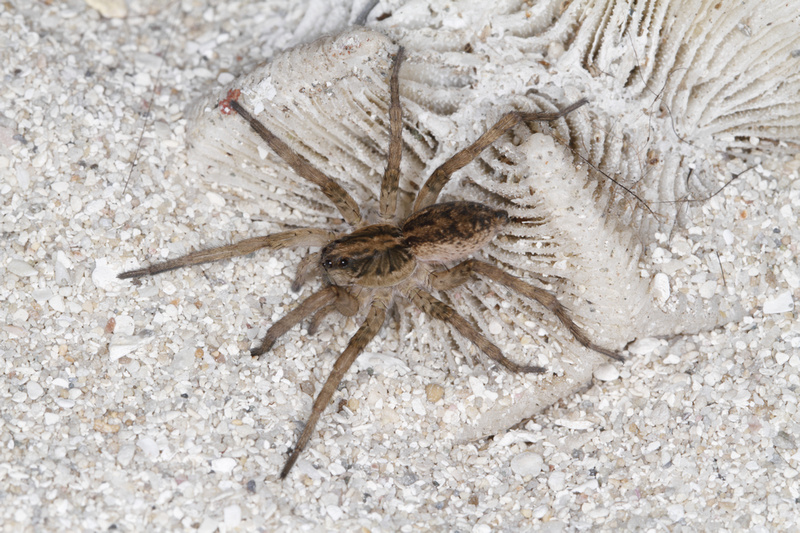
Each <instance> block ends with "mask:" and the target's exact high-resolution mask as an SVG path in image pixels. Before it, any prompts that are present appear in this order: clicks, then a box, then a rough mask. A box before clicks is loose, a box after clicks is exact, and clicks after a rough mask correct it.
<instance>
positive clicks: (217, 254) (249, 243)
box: [117, 228, 336, 279]
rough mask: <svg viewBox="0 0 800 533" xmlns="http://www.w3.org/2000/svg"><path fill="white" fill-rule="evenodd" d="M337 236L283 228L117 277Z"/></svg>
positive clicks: (320, 242)
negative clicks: (282, 229)
mask: <svg viewBox="0 0 800 533" xmlns="http://www.w3.org/2000/svg"><path fill="white" fill-rule="evenodd" d="M335 238H336V233H334V232H332V231H327V230H323V229H318V228H299V229H293V230H289V231H281V232H279V233H272V234H270V235H264V236H261V237H253V238H251V239H245V240H243V241H239V242H237V243H234V244H227V245H225V246H218V247H216V248H209V249H208V250H200V251H197V252H192V253H190V254H186V255H183V256H181V257H176V258H175V259H170V260H168V261H164V262H162V263H156V264H154V265H150V266H149V267H146V268H140V269H137V270H129V271H127V272H123V273H121V274H118V275H117V277H118V278H119V279H127V278H139V277H142V276H153V275H155V274H160V273H161V272H167V271H168V270H175V269H176V268H182V267H186V266H192V265H199V264H202V263H210V262H212V261H221V260H223V259H229V258H231V257H237V256H240V255H247V254H251V253H253V252H255V251H256V250H261V249H263V248H268V249H270V250H281V249H283V248H291V247H295V246H324V245H325V244H326V243H328V242H330V241H331V239H335Z"/></svg>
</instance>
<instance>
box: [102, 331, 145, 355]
mask: <svg viewBox="0 0 800 533" xmlns="http://www.w3.org/2000/svg"><path fill="white" fill-rule="evenodd" d="M142 342H144V339H142V338H141V337H136V336H134V335H114V336H113V337H112V338H111V342H110V343H109V344H108V357H109V359H110V360H111V361H117V360H119V359H120V358H121V357H125V356H126V355H128V354H129V353H132V352H133V351H134V350H136V348H138V347H139V345H140V344H142Z"/></svg>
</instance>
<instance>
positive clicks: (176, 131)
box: [0, 1, 800, 532]
mask: <svg viewBox="0 0 800 533" xmlns="http://www.w3.org/2000/svg"><path fill="white" fill-rule="evenodd" d="M287 4H288V2H262V3H257V4H228V5H226V6H222V7H218V8H208V7H206V6H204V5H202V4H199V3H197V2H190V1H186V2H182V3H181V4H180V5H178V4H170V5H169V6H167V7H165V8H161V7H155V6H152V7H151V6H148V5H142V4H138V3H131V5H129V7H128V12H127V16H126V17H125V18H119V19H115V18H110V19H108V18H103V17H101V16H100V15H99V14H98V12H97V11H96V10H94V9H91V8H89V7H87V6H86V5H85V4H84V3H83V2H78V1H72V2H66V3H61V2H57V3H52V5H47V4H46V3H34V4H32V5H30V6H22V5H21V4H20V5H19V6H17V5H14V4H13V3H11V4H9V3H6V4H3V6H1V7H0V35H2V37H0V39H2V47H0V54H2V64H3V66H4V68H3V76H4V79H3V83H2V85H1V86H0V91H1V92H0V109H1V110H2V113H1V114H0V216H1V217H2V218H0V224H2V227H1V228H0V235H2V239H3V247H2V251H0V273H2V278H1V279H2V282H1V284H0V301H2V302H4V303H3V304H2V305H0V326H2V328H1V329H0V350H1V351H2V354H3V357H2V362H3V365H4V369H3V372H2V377H0V380H2V381H1V383H2V388H1V389H0V405H1V406H2V407H1V408H2V418H0V519H1V520H2V524H3V525H2V527H3V530H5V531H20V530H27V531H43V530H50V531H55V530H59V531H63V530H66V529H70V530H83V531H88V530H91V531H99V530H108V529H111V528H115V529H117V530H120V531H135V530H140V531H141V530H145V529H147V530H181V529H186V530H197V531H208V532H211V531H215V530H219V531H235V530H237V529H241V530H251V529H262V530H266V531H276V530H277V531H280V530H286V531H297V530H303V531H305V530H311V531H323V530H337V529H341V530H346V531H353V530H364V531H366V530H369V531H396V530H403V531H416V530H452V531H477V532H484V531H485V532H488V531H493V530H498V531H516V530H520V529H523V530H524V529H547V530H553V531H556V530H584V529H607V530H611V529H615V530H616V529H631V530H634V529H635V530H659V529H668V530H709V531H715V530H727V531H735V530H748V531H759V530H761V531H777V530H789V529H791V528H792V526H793V525H796V524H797V523H800V477H798V470H800V452H798V449H797V442H798V440H800V421H799V420H800V417H799V416H798V412H797V403H798V395H800V392H799V391H798V389H799V388H800V326H798V324H797V322H796V310H795V308H794V301H795V300H797V298H798V297H800V273H799V272H798V265H797V260H796V256H797V252H798V243H799V242H800V229H798V224H797V214H798V212H800V181H798V168H799V167H800V159H798V158H792V157H787V156H781V157H777V156H776V157H768V156H766V155H763V156H761V157H760V159H759V160H758V163H759V165H758V167H757V168H756V169H755V171H753V172H750V173H748V174H747V175H743V176H742V178H741V179H740V180H738V181H737V182H735V183H733V184H732V185H731V186H730V187H728V188H727V189H726V190H725V191H724V194H721V195H719V196H718V197H716V198H715V199H714V201H712V202H709V203H708V204H707V205H705V206H703V208H702V209H701V210H698V214H697V217H696V218H697V220H696V222H695V226H694V227H693V228H692V229H690V230H687V235H689V236H690V238H689V239H688V240H686V241H684V242H690V243H691V242H693V241H692V238H691V235H694V236H695V237H694V242H707V241H708V240H709V239H710V240H714V242H721V243H724V245H723V246H722V247H720V248H718V253H719V254H720V256H721V259H722V261H723V262H724V263H726V264H729V265H730V270H729V275H728V277H727V279H726V286H727V289H728V297H730V298H736V299H738V300H739V301H740V302H741V304H742V306H743V308H744V309H745V310H746V314H747V316H746V317H745V319H744V320H742V321H741V322H738V323H735V324H730V325H728V326H726V327H724V328H721V329H719V330H716V331H712V332H708V333H705V334H702V335H697V336H693V337H687V338H678V339H673V340H671V341H670V342H666V341H655V340H654V341H653V342H652V346H651V347H650V348H649V349H648V350H645V351H646V353H645V354H644V355H640V356H637V357H633V358H632V360H631V361H629V362H628V363H626V364H625V365H623V366H621V367H619V372H620V376H619V378H618V379H616V380H613V381H608V382H597V383H596V384H595V386H593V387H591V388H589V389H588V390H586V391H584V392H582V393H581V394H577V395H575V396H573V397H571V398H568V399H565V400H563V401H562V402H560V403H558V404H557V405H555V406H553V407H552V408H551V409H549V410H548V411H546V412H545V413H543V414H541V415H539V416H537V417H535V419H533V420H531V421H528V422H526V423H525V424H523V425H521V426H520V427H517V428H515V429H513V430H511V431H508V432H505V433H502V434H499V435H497V436H496V437H495V438H494V439H489V440H482V441H478V442H471V443H457V442H455V441H454V440H453V439H452V438H451V437H450V436H448V435H443V434H440V433H437V432H436V427H435V426H425V427H422V425H421V423H420V422H419V418H418V414H419V412H420V410H422V411H423V412H424V411H425V410H426V409H427V410H431V409H433V408H434V407H433V406H431V405H427V404H426V403H425V402H429V401H430V398H429V396H428V394H426V385H427V384H430V383H431V381H437V380H438V381H440V382H442V383H444V387H445V389H447V380H446V377H444V376H442V375H438V376H436V375H433V376H432V375H431V374H430V373H427V374H426V371H425V369H424V367H423V368H418V367H417V366H416V365H409V366H411V368H409V366H406V365H405V364H403V363H402V361H403V359H404V354H403V349H402V343H400V342H398V340H397V338H396V337H395V338H392V336H391V335H390V334H389V333H387V334H386V335H385V336H384V337H382V338H381V339H380V343H378V346H376V347H375V348H374V353H373V354H372V355H373V356H374V357H377V358H378V359H380V357H381V356H383V357H384V360H385V361H386V360H388V361H390V362H391V361H401V362H400V363H397V364H395V365H394V366H393V365H392V364H384V366H383V367H382V372H380V373H378V374H376V375H375V376H372V375H371V374H372V372H371V367H370V365H369V363H365V364H364V365H363V366H361V367H357V368H356V372H355V373H354V375H353V376H352V377H350V378H348V380H347V382H346V388H347V390H348V392H349V394H348V396H347V398H349V399H350V400H349V401H348V402H347V403H346V405H340V406H339V409H338V411H337V410H336V409H330V410H329V411H331V412H330V413H328V415H327V417H328V418H327V421H326V422H325V423H324V424H322V425H320V427H319V432H320V435H319V436H318V437H317V440H316V442H312V445H311V447H310V449H309V450H307V451H306V454H305V456H304V459H303V460H301V462H300V463H298V465H297V467H296V468H295V471H294V472H293V474H292V475H291V476H290V477H289V478H288V479H287V480H286V481H279V480H278V479H277V472H278V471H279V470H280V467H281V465H282V463H283V460H284V458H285V453H286V450H287V448H288V447H289V446H291V444H292V440H293V438H294V435H295V432H294V429H295V428H296V426H295V425H294V424H296V423H301V422H302V421H303V418H304V416H305V414H304V413H307V412H308V409H309V407H310V402H311V396H309V395H308V393H307V392H306V391H307V390H308V389H307V388H304V387H306V386H307V385H308V383H307V382H303V383H299V384H298V383H295V382H294V381H293V380H292V379H291V378H292V377H293V376H294V375H296V374H297V373H298V370H297V367H300V368H301V369H303V368H307V367H313V366H314V365H315V364H316V362H317V360H318V359H319V358H323V359H324V360H325V361H329V360H330V358H331V357H333V353H332V352H330V353H329V352H326V351H325V350H326V349H325V347H324V346H322V347H320V349H319V351H317V350H311V349H309V348H315V347H316V346H320V344H322V345H325V344H326V343H330V344H333V345H337V344H336V343H337V342H341V341H340V340H339V337H334V336H333V334H332V333H330V332H328V333H325V332H322V333H321V334H320V337H318V338H317V339H315V340H314V341H313V342H314V343H315V344H314V346H312V345H311V344H312V342H311V341H310V340H308V339H306V338H305V337H304V336H303V335H301V333H300V332H295V333H294V334H293V335H290V336H289V338H288V339H287V341H286V342H285V344H283V345H281V346H280V347H278V348H277V349H276V350H275V353H274V358H272V359H269V360H262V361H253V360H251V359H250V358H249V356H247V354H246V349H247V348H248V347H249V346H250V341H251V340H252V339H253V338H254V337H256V336H257V335H258V332H259V328H262V330H261V331H263V326H264V325H265V324H267V323H269V322H270V321H273V320H275V319H276V318H277V317H279V316H280V315H281V314H282V313H283V312H284V311H285V309H284V305H285V304H289V303H290V300H282V297H283V296H285V291H286V287H288V280H289V279H290V277H291V274H292V265H293V264H294V263H293V261H292V260H291V258H287V256H279V257H264V258H263V259H260V260H259V262H258V264H257V265H254V262H252V261H234V262H229V263H226V264H224V265H219V266H215V267H213V268H210V269H206V270H204V271H181V272H180V273H176V274H175V275H174V276H171V277H165V278H160V279H159V280H158V282H157V283H153V282H151V283H143V284H142V285H140V286H138V287H137V286H132V285H131V284H130V283H128V282H121V281H118V280H116V279H115V275H116V273H118V272H119V271H121V270H123V269H124V268H128V267H132V266H135V265H138V264H141V261H142V260H143V259H144V258H152V257H159V256H161V255H175V254H176V253H180V251H184V250H187V249H189V248H191V247H193V246H202V245H204V244H206V242H207V241H208V242H215V243H216V242H220V241H225V240H226V239H227V238H231V237H232V236H242V235H256V234H261V233H265V232H266V231H265V228H267V227H268V226H267V225H266V223H265V222H263V220H262V218H261V215H260V213H259V212H258V209H257V206H254V205H253V204H251V203H247V202H241V201H239V200H240V197H239V196H238V194H239V193H237V192H236V191H229V190H223V189H219V188H216V187H214V186H212V185H209V184H204V183H199V182H194V181H192V180H191V179H188V178H186V177H185V175H186V173H185V172H184V170H185V169H186V167H187V165H188V164H190V162H187V160H186V149H185V137H184V131H185V127H186V123H185V120H184V118H183V115H182V113H183V110H184V109H185V108H186V106H187V105H188V104H189V103H190V102H192V101H193V100H195V99H197V98H198V97H199V96H201V95H202V94H203V93H204V92H206V91H208V89H209V88H211V87H214V86H216V85H217V84H220V83H223V84H224V83H226V82H228V81H229V80H230V79H231V78H230V72H229V71H228V70H227V69H228V66H230V65H237V66H236V68H232V69H231V71H233V73H234V74H235V73H238V69H240V68H242V67H241V65H245V64H247V63H248V62H256V61H258V60H259V59H260V58H263V57H268V56H270V55H272V54H273V53H274V51H275V50H277V49H282V48H286V47H287V46H290V45H292V44H293V43H295V42H296V41H297V40H303V39H305V38H308V37H313V36H316V35H318V34H320V33H323V32H325V31H329V30H333V29H336V28H338V27H342V26H343V25H344V24H346V23H347V21H348V20H349V19H350V18H351V16H352V13H353V12H355V11H356V10H354V9H353V8H351V7H350V6H349V4H345V3H344V2H342V3H341V4H339V3H333V4H323V3H321V2H310V3H308V4H307V3H296V4H294V7H291V8H289V7H287ZM320 13H324V14H325V16H324V17H321V16H320ZM301 36H302V37H301ZM264 43H268V44H264ZM162 57H163V58H164V59H165V61H163V62H162V61H161V59H160V58H162ZM134 159H136V160H137V164H136V165H135V166H134V165H132V161H133V160H134ZM143 235H146V236H147V239H146V242H150V241H151V240H152V239H154V238H155V240H157V241H158V242H159V243H160V244H159V245H157V246H149V245H145V244H143V242H145V238H144V237H143ZM704 239H705V240H704ZM264 275H266V276H269V277H270V278H274V279H272V280H271V282H270V283H265V282H264V278H263V276H264ZM274 301H277V302H278V304H277V305H275V304H274V303H272V302H274ZM265 302H267V303H266V304H265ZM348 327H350V330H349V331H350V332H352V325H349V326H348ZM334 349H335V348H334ZM329 351H330V350H329ZM309 352H310V353H309ZM389 356H391V357H389ZM393 356H396V359H394V357H393ZM288 360H291V361H297V362H294V363H292V365H288V366H287V365H286V364H285V361H288ZM323 374H324V373H323ZM379 374H380V375H379ZM319 375H320V374H317V373H315V374H314V376H315V377H314V379H318V376H319ZM313 386H314V385H313V384H311V387H312V389H313ZM445 394H447V392H446V393H445ZM434 397H435V395H434ZM445 398H447V396H445ZM439 401H442V400H439ZM333 411H337V412H335V413H334V412H333ZM376 413H378V414H376ZM376 417H377V418H378V419H379V420H378V422H376V421H375V419H376ZM376 423H377V427H378V428H380V429H379V430H378V431H377V432H375V431H374V428H375V427H376ZM360 528H363V529H360Z"/></svg>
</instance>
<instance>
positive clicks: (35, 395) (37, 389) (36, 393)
mask: <svg viewBox="0 0 800 533" xmlns="http://www.w3.org/2000/svg"><path fill="white" fill-rule="evenodd" d="M25 389H26V391H27V393H28V398H30V399H31V400H38V399H39V398H41V397H42V394H44V389H43V388H42V386H41V385H39V384H38V383H36V382H35V381H29V382H28V384H27V386H26V387H25Z"/></svg>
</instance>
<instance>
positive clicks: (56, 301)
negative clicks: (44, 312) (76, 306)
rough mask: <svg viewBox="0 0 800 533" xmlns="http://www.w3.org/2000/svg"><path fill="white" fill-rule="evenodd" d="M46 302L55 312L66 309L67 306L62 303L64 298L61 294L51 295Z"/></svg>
mask: <svg viewBox="0 0 800 533" xmlns="http://www.w3.org/2000/svg"><path fill="white" fill-rule="evenodd" d="M47 302H48V303H49V304H50V307H52V308H53V311H55V312H56V313H63V312H64V311H65V310H66V309H67V307H66V306H65V305H64V298H62V297H61V296H53V297H52V298H50V299H49V300H48V301H47Z"/></svg>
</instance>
